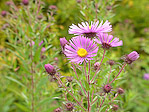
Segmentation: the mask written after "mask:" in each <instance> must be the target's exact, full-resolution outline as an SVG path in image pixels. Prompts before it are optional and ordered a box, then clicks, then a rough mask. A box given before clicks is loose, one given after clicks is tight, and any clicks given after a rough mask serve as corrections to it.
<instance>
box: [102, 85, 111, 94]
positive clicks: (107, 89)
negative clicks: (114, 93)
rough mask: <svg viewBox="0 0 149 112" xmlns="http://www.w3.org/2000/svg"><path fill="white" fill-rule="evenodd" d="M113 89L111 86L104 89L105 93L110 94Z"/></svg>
mask: <svg viewBox="0 0 149 112" xmlns="http://www.w3.org/2000/svg"><path fill="white" fill-rule="evenodd" d="M111 89H112V87H111V85H110V84H106V85H105V86H104V87H103V91H104V92H105V93H109V92H110V91H111Z"/></svg>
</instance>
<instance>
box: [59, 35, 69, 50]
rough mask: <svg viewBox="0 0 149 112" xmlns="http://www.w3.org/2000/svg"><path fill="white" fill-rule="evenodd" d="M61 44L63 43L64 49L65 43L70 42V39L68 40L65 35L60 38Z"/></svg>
mask: <svg viewBox="0 0 149 112" xmlns="http://www.w3.org/2000/svg"><path fill="white" fill-rule="evenodd" d="M60 44H61V47H62V49H64V47H65V45H66V44H68V41H67V40H66V38H65V37H63V38H60Z"/></svg>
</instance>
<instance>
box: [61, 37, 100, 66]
mask: <svg viewBox="0 0 149 112" xmlns="http://www.w3.org/2000/svg"><path fill="white" fill-rule="evenodd" d="M97 51H98V47H97V45H96V44H95V43H94V41H93V40H91V39H89V38H86V37H84V36H77V37H73V38H72V39H71V40H69V45H68V44H66V46H65V50H64V54H65V55H66V57H67V58H68V60H70V61H71V62H75V63H82V62H83V61H86V62H88V60H93V58H92V57H94V56H96V55H97Z"/></svg>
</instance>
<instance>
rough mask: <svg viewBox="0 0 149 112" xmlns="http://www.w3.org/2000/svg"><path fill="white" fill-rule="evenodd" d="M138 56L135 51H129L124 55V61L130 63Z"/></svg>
mask: <svg viewBox="0 0 149 112" xmlns="http://www.w3.org/2000/svg"><path fill="white" fill-rule="evenodd" d="M138 58H139V54H138V53H137V52H136V51H133V52H131V53H130V54H128V55H126V57H125V59H124V61H125V62H126V63H128V64H131V63H132V62H133V61H136V60H137V59H138Z"/></svg>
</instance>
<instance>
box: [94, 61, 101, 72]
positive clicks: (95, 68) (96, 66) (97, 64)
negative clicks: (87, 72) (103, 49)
mask: <svg viewBox="0 0 149 112" xmlns="http://www.w3.org/2000/svg"><path fill="white" fill-rule="evenodd" d="M99 65H100V64H99V62H96V63H95V64H94V70H97V68H98V67H99Z"/></svg>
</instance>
